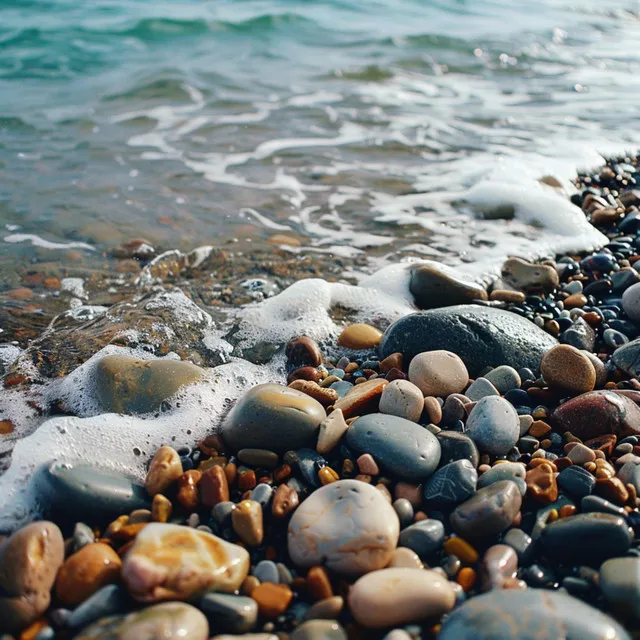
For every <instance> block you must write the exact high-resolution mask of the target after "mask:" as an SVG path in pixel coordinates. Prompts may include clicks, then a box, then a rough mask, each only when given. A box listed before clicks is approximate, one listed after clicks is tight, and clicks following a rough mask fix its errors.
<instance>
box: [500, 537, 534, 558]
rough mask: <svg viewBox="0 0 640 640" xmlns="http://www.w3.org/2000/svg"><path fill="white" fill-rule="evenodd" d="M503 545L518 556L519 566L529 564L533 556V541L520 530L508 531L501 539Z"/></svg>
mask: <svg viewBox="0 0 640 640" xmlns="http://www.w3.org/2000/svg"><path fill="white" fill-rule="evenodd" d="M502 542H503V544H508V545H509V546H510V547H512V548H513V549H514V551H515V552H516V554H517V555H518V561H519V562H520V563H521V564H525V565H526V564H529V562H530V560H531V558H532V556H533V550H534V545H533V540H532V539H531V536H529V534H527V533H525V532H524V531H523V530H522V529H509V531H507V533H505V535H504V538H503V539H502Z"/></svg>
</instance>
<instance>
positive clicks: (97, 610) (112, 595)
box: [69, 584, 131, 629]
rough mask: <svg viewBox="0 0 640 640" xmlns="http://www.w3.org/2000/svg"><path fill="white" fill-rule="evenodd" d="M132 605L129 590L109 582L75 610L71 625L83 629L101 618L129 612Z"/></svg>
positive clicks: (72, 614) (72, 627) (70, 621)
mask: <svg viewBox="0 0 640 640" xmlns="http://www.w3.org/2000/svg"><path fill="white" fill-rule="evenodd" d="M130 606H131V598H130V597H129V595H128V594H127V592H126V591H125V590H124V589H122V588H121V587H119V586H118V585H115V584H109V585H107V586H106V587H102V589H100V590H99V591H96V592H95V593H94V594H93V595H92V596H90V597H89V598H87V599H86V600H85V601H84V602H83V603H82V604H80V605H79V606H78V607H76V608H75V609H74V610H73V612H72V613H71V616H70V617H69V627H71V629H82V628H84V627H86V626H87V625H89V624H91V623H92V622H95V621H96V620H99V619H100V618H106V617H107V616H112V615H115V614H122V613H127V611H128V609H129V607H130Z"/></svg>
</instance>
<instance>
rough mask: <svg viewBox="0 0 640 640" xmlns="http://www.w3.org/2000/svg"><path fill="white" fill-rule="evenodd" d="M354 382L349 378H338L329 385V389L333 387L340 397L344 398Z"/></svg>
mask: <svg viewBox="0 0 640 640" xmlns="http://www.w3.org/2000/svg"><path fill="white" fill-rule="evenodd" d="M353 386H354V385H353V384H351V382H349V381H348V380H338V381H336V382H334V383H333V384H332V385H330V386H329V389H333V390H334V391H335V392H336V393H337V394H338V399H340V398H344V397H345V396H346V395H347V393H349V391H351V389H353Z"/></svg>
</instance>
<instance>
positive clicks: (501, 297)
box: [489, 289, 526, 304]
mask: <svg viewBox="0 0 640 640" xmlns="http://www.w3.org/2000/svg"><path fill="white" fill-rule="evenodd" d="M489 300H494V301H498V302H515V303H516V304H521V303H523V302H524V301H525V300H526V296H525V294H524V293H522V291H510V290H509V289H494V290H493V291H492V292H491V295H490V296H489Z"/></svg>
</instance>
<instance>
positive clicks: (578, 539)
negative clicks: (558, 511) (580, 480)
mask: <svg viewBox="0 0 640 640" xmlns="http://www.w3.org/2000/svg"><path fill="white" fill-rule="evenodd" d="M540 542H541V544H542V547H543V548H544V552H545V553H546V554H547V556H548V557H549V558H551V559H552V560H556V561H558V562H561V563H563V564H580V565H582V564H591V565H594V566H597V565H598V564H599V563H600V562H602V561H604V560H607V559H608V558H613V557H615V556H621V555H624V554H625V553H626V552H627V550H628V549H629V547H630V546H631V543H632V542H633V532H632V530H631V529H630V528H629V526H628V525H627V523H626V521H625V520H624V518H621V517H618V516H615V515H612V514H608V513H581V514H578V515H574V516H571V517H570V518H561V519H560V520H555V521H554V522H552V523H550V524H547V526H546V527H545V528H544V529H543V530H542V534H541V536H540Z"/></svg>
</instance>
